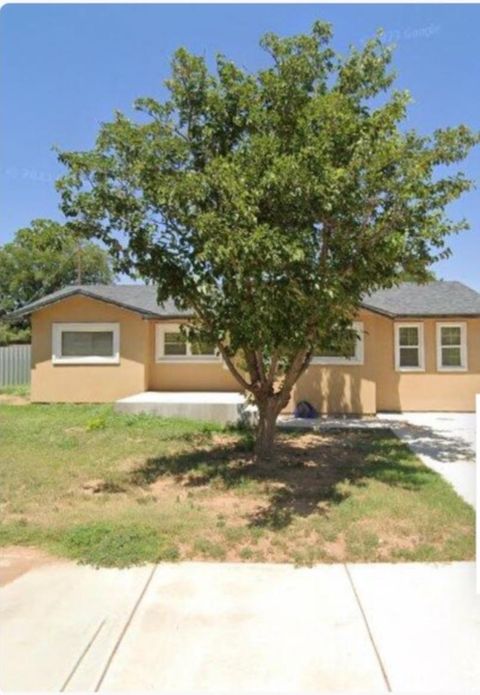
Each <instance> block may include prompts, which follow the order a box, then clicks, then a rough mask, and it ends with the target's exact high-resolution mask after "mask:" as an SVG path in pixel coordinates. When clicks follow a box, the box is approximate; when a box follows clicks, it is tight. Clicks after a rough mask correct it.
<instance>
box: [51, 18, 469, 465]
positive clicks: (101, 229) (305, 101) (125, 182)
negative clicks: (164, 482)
mask: <svg viewBox="0 0 480 695" xmlns="http://www.w3.org/2000/svg"><path fill="white" fill-rule="evenodd" d="M261 45H262V46H263V48H264V49H265V50H266V51H267V53H268V54H269V56H270V58H271V61H270V63H271V64H270V66H269V67H266V68H265V69H262V70H259V71H258V72H255V73H249V72H247V71H246V70H245V69H243V68H241V67H239V66H237V65H235V64H234V63H233V62H231V61H230V60H228V59H227V58H225V57H224V56H222V55H219V56H217V59H216V70H215V71H213V72H212V71H209V69H208V67H207V64H206V62H205V60H204V58H202V57H199V56H194V55H191V54H190V53H188V52H187V51H186V50H185V49H180V50H178V51H177V52H176V54H175V56H174V58H173V62H172V74H171V77H170V79H169V80H167V83H166V84H167V87H168V89H169V98H168V99H167V100H166V101H164V102H162V103H159V102H158V101H156V100H155V99H153V98H142V99H139V100H138V101H137V102H136V107H137V109H138V110H139V111H140V112H141V118H140V119H139V121H138V122H136V121H133V120H130V119H128V118H127V117H125V116H124V115H122V114H121V113H117V114H116V116H115V118H114V120H113V121H112V122H111V123H106V124H104V125H103V126H102V127H101V129H100V132H99V135H98V138H97V141H96V145H95V147H94V149H93V150H91V151H87V152H64V153H60V155H59V157H60V161H61V162H62V163H63V164H64V165H65V166H66V167H67V171H66V174H65V176H64V177H62V179H61V180H60V181H59V182H58V188H59V190H60V192H61V195H62V209H63V212H64V213H65V214H66V215H67V218H69V219H71V220H72V221H73V222H75V224H76V225H77V228H78V229H79V230H80V231H81V232H82V233H84V234H85V235H87V236H92V235H93V236H95V237H97V238H99V239H101V240H103V241H104V242H105V243H106V244H107V245H109V247H110V249H111V250H112V252H113V253H114V254H115V256H116V258H118V261H119V263H120V265H121V267H122V269H123V271H124V272H132V271H135V272H138V273H139V274H140V276H142V277H143V278H145V279H146V280H149V281H154V282H156V283H157V285H158V288H159V289H158V294H159V299H160V300H164V299H166V298H167V296H173V297H174V299H175V300H176V301H177V302H178V304H179V306H180V307H182V308H184V307H189V308H191V309H194V310H195V313H196V316H197V320H196V322H195V324H194V326H193V328H194V330H196V331H197V333H198V334H199V335H200V337H202V338H203V339H205V340H214V341H215V342H216V344H217V345H218V347H219V350H220V351H221V353H222V355H223V358H224V360H225V362H226V364H227V365H228V367H229V369H230V370H231V372H232V374H234V376H235V377H236V379H237V381H238V382H239V384H240V385H241V386H242V387H243V388H244V389H246V390H247V391H248V392H249V393H250V394H251V395H252V397H253V399H254V401H255V402H256V404H257V405H258V408H259V416H260V423H259V427H258V434H257V454H258V457H259V458H268V457H269V456H270V453H271V451H272V444H273V437H274V427H275V420H276V417H277V415H278V413H279V412H280V411H281V410H282V408H284V407H285V405H286V403H287V402H288V400H289V397H290V394H291V391H292V387H293V385H294V384H295V382H296V381H297V380H298V378H299V376H300V375H301V374H302V372H303V371H304V370H305V369H306V368H307V367H308V365H309V362H310V359H311V356H312V352H313V351H314V349H316V347H317V346H322V345H328V344H332V343H333V342H336V343H337V342H338V341H339V340H343V339H346V338H347V336H348V334H349V330H350V329H349V326H350V322H351V320H352V319H353V318H354V316H355V314H356V312H357V310H358V307H359V303H360V301H361V298H362V296H363V295H364V294H365V293H366V292H370V291H372V290H376V289H378V288H385V287H390V286H392V285H394V284H396V283H397V282H399V281H400V280H401V278H402V275H403V274H405V273H409V274H414V275H415V277H420V278H421V277H422V275H426V272H425V271H426V269H427V268H428V266H429V265H430V264H431V263H433V262H434V261H436V260H438V259H440V258H443V257H445V256H446V255H448V249H447V248H446V245H445V239H446V237H447V236H448V235H449V234H451V233H453V232H457V231H459V230H460V229H463V228H464V227H465V226H466V225H465V223H464V222H460V223H454V222H452V221H450V220H449V219H448V217H447V216H446V215H445V212H444V210H445V206H446V205H448V203H450V202H451V201H453V200H455V199H456V198H458V197H459V196H460V195H461V194H462V193H463V192H464V191H467V190H468V189H469V188H470V186H471V183H470V181H468V180H467V179H466V178H465V177H464V176H463V175H462V174H460V173H455V174H453V175H451V176H447V175H442V176H438V175H437V173H438V171H437V168H438V167H439V166H441V165H450V164H454V163H456V162H458V161H460V160H462V159H464V158H465V157H466V155H467V154H468V152H469V150H470V148H471V147H472V146H473V145H474V144H475V143H476V142H478V141H479V138H478V136H477V135H476V134H474V133H472V132H471V131H470V130H469V128H467V127H466V126H464V125H460V126H458V127H454V128H451V127H449V128H445V129H443V130H437V131H435V132H434V133H433V134H432V135H430V136H423V135H419V134H417V133H416V132H414V131H412V130H406V129H403V128H402V127H401V124H402V121H403V120H404V119H405V116H406V108H407V104H408V102H409V95H408V93H406V92H401V91H395V90H393V89H392V83H393V81H394V75H393V74H392V73H391V72H390V69H389V64H390V62H391V50H390V48H389V47H387V46H385V45H384V44H383V43H382V41H381V38H380V36H377V37H375V38H373V39H372V40H370V41H368V43H366V45H364V46H363V47H362V48H361V49H356V48H353V47H352V48H351V49H350V52H349V53H348V55H346V56H342V55H340V54H338V53H337V52H336V51H335V50H334V49H333V47H332V32H331V28H330V26H329V25H328V24H325V23H322V22H316V23H315V24H314V26H313V28H312V31H311V33H310V34H308V35H300V36H294V37H290V38H280V37H278V36H276V35H273V34H267V35H266V36H265V37H264V38H263V39H262V42H261ZM443 172H444V169H443V168H442V172H441V173H442V174H443ZM350 335H351V334H350Z"/></svg>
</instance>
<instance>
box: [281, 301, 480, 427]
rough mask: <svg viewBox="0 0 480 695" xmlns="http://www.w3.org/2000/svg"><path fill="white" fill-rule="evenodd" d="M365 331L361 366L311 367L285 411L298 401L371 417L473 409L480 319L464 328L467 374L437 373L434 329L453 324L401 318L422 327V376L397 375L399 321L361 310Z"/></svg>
mask: <svg viewBox="0 0 480 695" xmlns="http://www.w3.org/2000/svg"><path fill="white" fill-rule="evenodd" d="M358 320H359V321H363V324H364V330H365V359H364V364H363V365H361V366H360V365H358V366H351V367H341V366H320V365H312V366H311V367H309V369H308V370H307V371H306V373H305V374H304V375H303V376H302V377H301V379H300V380H299V382H298V384H297V386H296V387H295V389H294V392H293V394H292V399H291V401H290V403H289V406H288V408H287V411H290V412H291V411H292V409H293V407H294V405H295V403H297V402H298V401H300V400H303V399H305V400H308V401H310V402H311V403H312V404H313V405H314V406H315V407H316V408H317V410H318V411H319V412H321V413H326V412H329V413H358V414H370V413H375V412H378V411H395V412H400V411H415V410H420V411H421V410H437V411H455V410H457V411H467V412H469V411H470V412H471V411H474V410H475V394H477V393H480V319H478V318H475V319H463V318H458V321H464V322H465V323H466V324H467V348H468V371H466V372H438V371H437V352H436V350H437V347H436V324H437V323H439V322H440V323H442V322H444V321H446V322H449V321H452V322H455V321H457V319H455V318H454V319H450V318H449V319H440V318H439V319H411V318H408V319H404V322H407V323H411V322H419V323H423V326H424V345H425V371H424V372H397V371H396V370H395V347H394V341H395V338H394V325H395V323H396V322H398V323H401V322H402V320H401V319H398V320H397V321H395V322H394V321H392V320H391V319H389V318H387V317H384V316H380V315H379V314H374V313H372V312H368V311H362V312H361V313H360V314H359V317H358Z"/></svg>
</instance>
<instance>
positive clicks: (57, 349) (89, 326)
mask: <svg viewBox="0 0 480 695" xmlns="http://www.w3.org/2000/svg"><path fill="white" fill-rule="evenodd" d="M65 331H75V332H82V331H83V332H85V333H92V332H94V331H98V332H104V331H112V333H113V355H112V356H111V357H101V356H100V355H91V356H90V355H85V356H82V355H79V356H78V357H72V356H68V357H63V356H62V333H64V332H65ZM52 362H53V364H120V324H118V323H97V322H89V323H86V322H85V323H83V322H82V323H54V324H52Z"/></svg>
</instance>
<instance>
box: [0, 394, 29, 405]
mask: <svg viewBox="0 0 480 695" xmlns="http://www.w3.org/2000/svg"><path fill="white" fill-rule="evenodd" d="M2 403H3V404H4V405H28V404H29V403H30V400H29V399H28V398H27V397H26V396H14V395H11V394H9V393H0V405H1V404H2Z"/></svg>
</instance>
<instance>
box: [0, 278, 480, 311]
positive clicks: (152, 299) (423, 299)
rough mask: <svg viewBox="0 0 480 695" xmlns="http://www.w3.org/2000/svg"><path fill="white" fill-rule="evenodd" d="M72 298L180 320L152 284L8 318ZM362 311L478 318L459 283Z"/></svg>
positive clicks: (98, 288) (96, 289) (95, 290)
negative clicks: (55, 304)
mask: <svg viewBox="0 0 480 695" xmlns="http://www.w3.org/2000/svg"><path fill="white" fill-rule="evenodd" d="M72 295H83V296H86V297H92V298H94V299H100V300H102V301H105V302H110V303H111V304H115V305H117V306H121V307H124V308H125V309H130V310H132V311H135V312H137V313H139V314H142V315H143V316H146V317H149V316H150V317H159V318H168V317H172V318H173V317H182V316H188V315H189V312H183V311H179V309H178V308H177V307H176V306H175V303H174V302H173V301H172V300H167V301H166V302H164V303H163V304H160V305H159V304H158V303H157V292H156V288H155V286H154V285H72V286H70V287H64V288H63V289H61V290H58V292H53V293H52V294H49V295H47V296H46V297H43V298H42V299H39V300H37V301H35V302H32V303H31V304H27V305H26V306H24V307H23V308H22V309H20V310H19V311H16V312H14V313H13V314H10V318H15V317H20V316H26V315H28V314H31V313H32V312H34V311H37V310H38V309H41V308H42V307H45V306H48V305H49V304H53V303H55V302H59V301H61V300H62V299H66V298H67V297H70V296H72ZM362 304H363V306H364V307H365V308H366V309H371V310H372V311H376V312H379V313H381V314H386V315H387V316H392V317H393V316H480V294H478V292H475V291H474V290H472V289H470V287H467V286H466V285H463V284H462V283H461V282H447V281H443V280H442V281H438V282H430V283H428V284H426V285H417V284H416V283H414V282H405V283H403V284H402V285H400V286H399V287H393V288H392V289H388V290H379V291H378V292H374V293H373V294H371V295H368V296H365V297H364V300H363V302H362Z"/></svg>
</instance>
